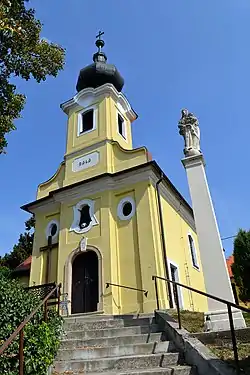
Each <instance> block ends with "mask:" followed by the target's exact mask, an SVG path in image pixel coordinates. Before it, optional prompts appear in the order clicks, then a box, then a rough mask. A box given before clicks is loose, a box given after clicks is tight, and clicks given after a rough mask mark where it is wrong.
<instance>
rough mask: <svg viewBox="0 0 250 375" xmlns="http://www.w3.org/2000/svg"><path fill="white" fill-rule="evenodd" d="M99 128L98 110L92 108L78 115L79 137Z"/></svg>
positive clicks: (94, 107)
mask: <svg viewBox="0 0 250 375" xmlns="http://www.w3.org/2000/svg"><path fill="white" fill-rule="evenodd" d="M96 127H97V108H96V106H91V107H89V108H86V109H84V110H83V111H81V112H79V114H78V131H77V136H81V135H82V134H85V133H89V132H91V131H92V130H94V129H96Z"/></svg>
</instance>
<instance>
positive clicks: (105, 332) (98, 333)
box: [63, 324, 159, 339]
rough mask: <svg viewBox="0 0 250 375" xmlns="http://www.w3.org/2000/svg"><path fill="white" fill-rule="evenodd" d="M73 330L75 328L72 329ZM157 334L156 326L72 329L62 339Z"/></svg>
mask: <svg viewBox="0 0 250 375" xmlns="http://www.w3.org/2000/svg"><path fill="white" fill-rule="evenodd" d="M73 328H75V327H73ZM156 332H159V328H158V326H157V325H156V324H152V325H151V326H130V327H109V328H102V329H97V330H95V329H92V330H85V329H73V330H71V331H70V330H68V331H66V332H65V335H64V337H63V338H65V339H90V338H100V337H114V336H132V335H138V334H149V333H156Z"/></svg>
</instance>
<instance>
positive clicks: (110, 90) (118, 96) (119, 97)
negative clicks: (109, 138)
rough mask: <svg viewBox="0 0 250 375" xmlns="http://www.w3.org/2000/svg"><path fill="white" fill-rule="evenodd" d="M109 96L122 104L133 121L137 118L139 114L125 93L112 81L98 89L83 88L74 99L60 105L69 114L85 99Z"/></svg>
mask: <svg viewBox="0 0 250 375" xmlns="http://www.w3.org/2000/svg"><path fill="white" fill-rule="evenodd" d="M108 96H111V97H112V98H113V100H114V101H116V102H117V103H119V104H120V105H121V106H122V108H123V110H124V112H125V114H126V116H127V117H128V119H129V120H130V121H131V122H133V121H134V120H135V119H136V118H137V114H136V113H135V111H134V110H133V109H132V107H131V106H130V104H129V102H128V100H127V98H126V97H125V95H124V94H123V93H121V92H118V91H117V90H116V88H115V87H114V86H113V85H112V84H110V83H106V84H105V85H102V86H100V87H97V88H96V89H93V88H90V87H89V88H86V89H84V90H81V91H80V92H79V93H78V94H76V95H75V96H74V97H73V98H72V99H70V100H68V101H66V102H64V103H62V104H61V106H60V107H61V108H62V110H63V111H64V112H65V113H66V114H68V113H69V110H70V109H71V108H72V107H74V106H75V105H80V102H81V101H82V100H84V99H89V100H90V99H91V98H92V101H94V100H95V99H98V98H101V97H108Z"/></svg>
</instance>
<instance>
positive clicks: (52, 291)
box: [0, 283, 61, 375]
mask: <svg viewBox="0 0 250 375" xmlns="http://www.w3.org/2000/svg"><path fill="white" fill-rule="evenodd" d="M45 285H46V286H48V284H45ZM53 285H54V287H51V286H49V287H48V288H47V294H45V295H41V296H40V297H41V300H42V301H41V302H40V303H39V305H38V306H37V307H36V308H35V309H34V310H33V311H32V312H31V313H30V315H28V316H27V317H26V318H25V319H24V320H23V322H22V323H21V324H20V325H19V326H18V327H17V329H16V330H15V331H14V332H13V333H12V334H11V335H10V337H9V338H8V339H7V340H6V341H5V342H4V343H3V345H2V346H1V347H0V355H2V354H3V352H4V351H5V349H6V348H7V347H8V346H9V345H10V344H11V343H12V342H13V340H14V339H15V338H16V337H17V335H18V334H19V372H18V373H19V375H23V374H24V372H23V371H24V351H23V348H24V327H25V326H26V324H27V323H29V321H30V320H31V319H32V318H33V316H34V315H35V314H36V313H37V311H38V310H39V309H40V308H41V307H44V321H45V322H46V321H47V318H48V300H49V299H51V298H53V299H54V298H56V299H57V301H56V302H55V303H53V304H56V305H57V308H58V315H59V314H60V289H61V284H59V285H56V284H55V283H54V284H53ZM39 287H40V289H41V290H42V289H43V290H45V289H46V288H43V287H44V285H38V286H37V287H36V288H35V287H31V288H27V289H31V290H32V288H33V289H36V290H37V289H39Z"/></svg>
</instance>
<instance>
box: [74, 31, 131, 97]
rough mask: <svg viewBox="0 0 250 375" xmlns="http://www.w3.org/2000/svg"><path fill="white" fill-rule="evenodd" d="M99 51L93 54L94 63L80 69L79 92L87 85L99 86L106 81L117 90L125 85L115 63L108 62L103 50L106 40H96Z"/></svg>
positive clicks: (77, 86) (77, 88) (77, 87)
mask: <svg viewBox="0 0 250 375" xmlns="http://www.w3.org/2000/svg"><path fill="white" fill-rule="evenodd" d="M99 37H100V35H99ZM96 46H97V47H98V52H96V53H95V54H94V56H93V60H94V63H93V64H91V65H88V66H86V67H85V68H83V69H81V70H80V73H79V77H78V81H77V85H76V90H77V92H79V91H81V90H83V89H86V88H87V87H92V88H97V87H99V86H102V85H104V84H105V83H112V84H113V85H114V86H115V88H116V90H117V91H119V92H120V91H121V90H122V88H123V85H124V79H123V78H122V76H121V74H120V73H119V71H118V69H117V68H116V66H115V65H112V64H107V57H106V55H105V53H103V52H102V51H101V48H102V47H103V46H104V41H103V40H102V39H98V40H97V41H96Z"/></svg>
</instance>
